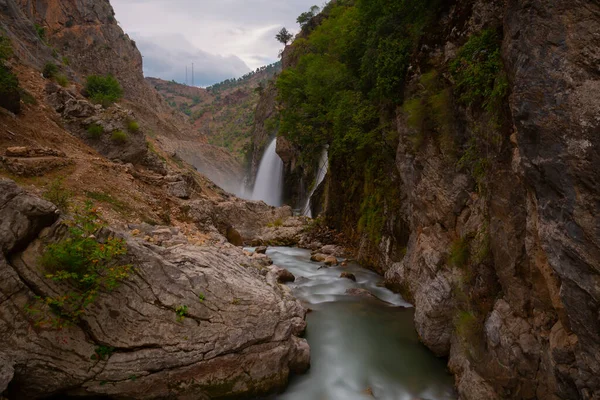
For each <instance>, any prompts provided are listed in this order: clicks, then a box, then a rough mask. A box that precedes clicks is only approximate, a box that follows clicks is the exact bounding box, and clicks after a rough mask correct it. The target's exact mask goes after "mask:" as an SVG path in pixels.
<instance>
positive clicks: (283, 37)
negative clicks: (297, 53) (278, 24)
mask: <svg viewBox="0 0 600 400" xmlns="http://www.w3.org/2000/svg"><path fill="white" fill-rule="evenodd" d="M293 37H294V35H292V34H291V33H290V32H288V30H287V29H286V28H281V30H280V31H279V32H277V35H275V39H277V41H278V42H280V43H282V44H284V45H287V44H288V42H289V41H290V40H292V38H293Z"/></svg>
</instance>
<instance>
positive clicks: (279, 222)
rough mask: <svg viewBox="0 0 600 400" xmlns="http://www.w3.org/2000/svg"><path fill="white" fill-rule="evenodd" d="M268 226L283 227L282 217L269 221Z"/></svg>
mask: <svg viewBox="0 0 600 400" xmlns="http://www.w3.org/2000/svg"><path fill="white" fill-rule="evenodd" d="M267 226H268V227H269V228H279V227H282V226H283V220H282V219H281V218H277V219H276V220H275V221H273V222H269V223H268V224H267Z"/></svg>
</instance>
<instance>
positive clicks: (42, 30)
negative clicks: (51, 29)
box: [33, 24, 46, 41]
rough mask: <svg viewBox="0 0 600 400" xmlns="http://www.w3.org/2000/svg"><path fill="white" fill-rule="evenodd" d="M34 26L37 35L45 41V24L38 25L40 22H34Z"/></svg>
mask: <svg viewBox="0 0 600 400" xmlns="http://www.w3.org/2000/svg"><path fill="white" fill-rule="evenodd" d="M33 27H34V29H35V33H36V34H37V36H38V37H39V38H40V39H41V40H42V41H45V40H46V28H44V27H43V26H41V25H38V24H34V25H33Z"/></svg>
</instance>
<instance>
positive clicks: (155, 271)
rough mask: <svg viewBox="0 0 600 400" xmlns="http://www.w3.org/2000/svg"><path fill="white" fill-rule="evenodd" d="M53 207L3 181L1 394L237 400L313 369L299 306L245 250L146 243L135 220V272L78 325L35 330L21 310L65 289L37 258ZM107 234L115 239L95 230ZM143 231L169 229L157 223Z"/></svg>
mask: <svg viewBox="0 0 600 400" xmlns="http://www.w3.org/2000/svg"><path fill="white" fill-rule="evenodd" d="M55 210H56V209H55V207H54V206H53V205H52V204H50V203H48V202H46V201H44V200H41V199H39V198H37V197H35V196H32V195H29V194H27V193H25V192H24V191H22V190H21V189H19V188H18V187H17V186H16V185H15V184H14V182H12V181H8V180H6V179H0V300H1V301H2V302H1V303H0V334H1V336H2V338H3V340H2V341H0V361H1V362H0V390H4V388H5V387H6V384H7V383H8V381H10V382H11V383H10V386H11V396H13V397H14V398H27V399H35V398H42V397H48V396H56V397H57V398H58V397H60V398H64V397H68V396H79V395H84V396H91V397H109V398H136V399H156V398H196V399H207V398H223V397H226V398H245V397H255V396H263V395H266V394H268V393H269V392H272V391H277V390H281V389H282V388H283V387H284V386H285V385H286V384H287V381H288V378H289V376H290V374H291V373H301V372H304V371H306V369H307V368H308V367H309V362H310V350H309V347H308V344H307V342H306V341H305V340H304V339H301V338H299V337H298V335H300V334H301V333H302V331H303V330H304V328H305V326H306V323H305V321H304V317H305V314H306V310H305V309H304V308H303V307H302V306H301V305H300V303H299V302H298V301H297V300H295V299H294V298H293V297H291V296H290V294H289V290H288V289H286V288H285V287H283V286H280V285H269V284H267V280H266V278H265V277H263V276H262V274H261V273H260V270H259V268H258V267H257V263H255V262H254V261H253V260H252V259H250V258H248V257H247V256H246V255H245V254H244V253H243V250H242V249H240V248H237V247H232V246H230V247H228V248H227V247H221V248H216V247H211V246H202V247H199V246H193V245H189V244H187V245H181V246H174V247H169V248H165V247H158V246H156V245H155V244H151V243H148V242H145V241H144V240H143V238H142V236H144V235H146V228H145V227H144V226H143V225H139V226H135V227H134V226H131V227H130V228H133V229H138V230H139V232H140V235H139V236H136V237H132V236H130V235H128V234H125V235H123V236H124V237H125V240H126V244H127V248H128V253H127V256H126V260H125V262H127V263H130V264H132V265H133V267H134V272H132V273H131V274H130V276H129V277H128V278H127V279H126V281H125V282H124V283H123V284H121V285H120V286H119V287H117V288H116V289H115V290H113V291H111V292H102V293H100V294H99V295H98V297H97V298H96V300H95V301H94V303H93V304H91V305H90V306H88V307H87V309H86V311H85V313H84V314H83V315H82V317H81V323H80V324H75V325H71V326H67V327H64V328H63V329H62V330H60V331H57V330H54V329H52V328H51V327H46V328H44V329H34V328H32V327H33V321H32V318H35V316H33V315H30V314H27V313H24V312H23V309H24V307H25V306H26V305H28V304H29V305H32V304H33V305H35V304H36V303H35V302H36V296H41V297H44V296H52V295H55V294H56V293H60V292H61V290H63V289H61V287H60V286H58V284H57V283H56V282H54V281H52V280H50V279H46V278H45V274H44V271H42V270H40V265H39V263H38V260H39V258H40V256H41V254H42V253H43V251H44V249H45V246H46V245H47V243H49V242H53V241H56V240H60V238H61V237H63V235H64V231H65V227H64V225H63V224H62V222H60V221H59V222H55V221H56V219H57V217H58V215H57V214H56V212H55ZM110 232H112V234H116V235H121V233H119V232H116V231H114V230H112V229H111V228H105V230H103V231H102V232H101V233H100V234H102V235H105V234H109V233H110ZM100 234H99V235H100ZM147 235H148V236H149V235H153V236H154V237H160V238H161V240H166V241H168V240H169V237H171V238H172V237H175V236H177V235H176V234H174V232H173V231H172V230H171V229H170V228H165V227H158V228H155V229H154V231H150V230H148V232H147ZM99 237H100V236H99ZM7 260H8V261H7ZM33 290H35V292H34V291H33ZM183 306H185V309H186V312H185V315H184V318H178V314H177V312H176V310H177V309H180V308H181V307H183ZM107 349H110V351H107ZM99 352H104V353H106V355H105V356H103V358H102V359H98V357H97V354H99ZM95 355H96V356H95ZM92 356H95V357H92ZM5 361H6V362H5ZM8 361H10V362H8Z"/></svg>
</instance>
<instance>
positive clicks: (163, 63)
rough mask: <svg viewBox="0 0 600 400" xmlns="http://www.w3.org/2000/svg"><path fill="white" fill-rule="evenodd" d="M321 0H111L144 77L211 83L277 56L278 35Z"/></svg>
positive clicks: (289, 28) (279, 46)
mask: <svg viewBox="0 0 600 400" xmlns="http://www.w3.org/2000/svg"><path fill="white" fill-rule="evenodd" d="M322 2H323V0H112V1H111V4H112V5H113V7H114V9H115V12H116V18H117V20H118V21H119V23H120V25H121V27H122V28H123V29H124V30H125V32H126V33H128V34H129V35H130V36H131V37H132V38H133V39H134V40H135V41H136V43H137V45H138V48H139V49H140V50H141V52H142V55H143V56H144V73H145V75H146V76H153V77H159V78H162V79H166V80H171V79H174V80H176V81H178V82H184V81H185V66H186V65H189V66H190V67H189V68H190V78H189V80H190V83H191V63H192V62H193V63H194V71H195V84H196V85H197V86H209V85H211V84H213V83H217V82H220V81H222V80H225V79H228V78H232V77H238V76H241V75H244V74H245V73H247V72H249V71H250V70H251V69H256V68H257V67H260V66H262V65H266V64H270V63H272V62H275V61H277V60H278V58H277V55H278V53H279V51H280V50H281V48H282V47H283V46H282V45H281V44H280V43H278V42H277V41H276V40H275V34H276V33H277V32H278V31H279V29H281V27H283V26H285V27H286V28H288V30H290V31H292V32H293V33H296V32H297V31H298V25H297V24H296V18H297V17H298V15H300V14H301V13H302V12H304V11H307V10H308V9H310V7H311V6H312V5H314V4H317V5H319V6H321V5H322V4H321V3H322Z"/></svg>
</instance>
